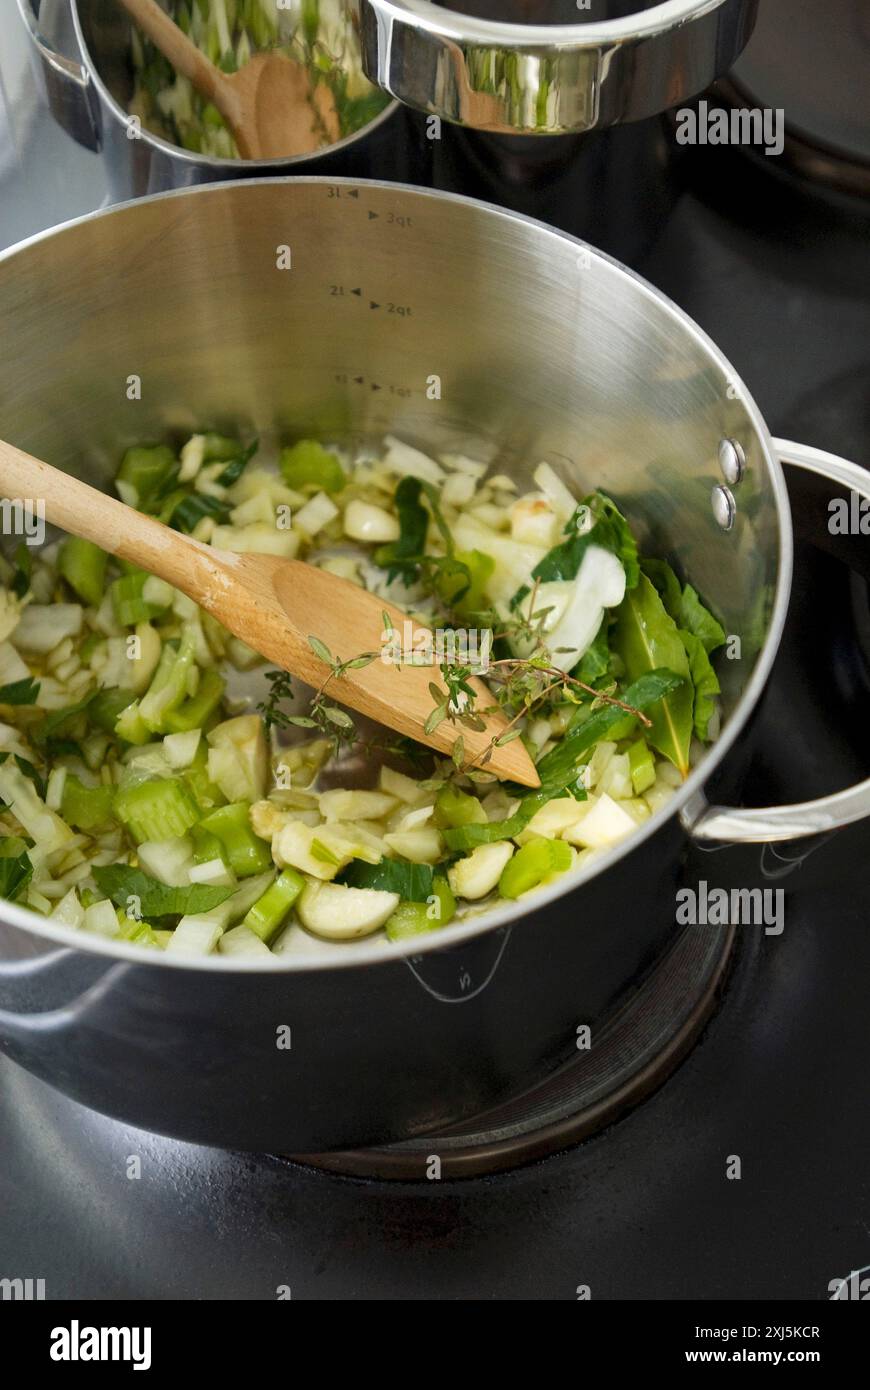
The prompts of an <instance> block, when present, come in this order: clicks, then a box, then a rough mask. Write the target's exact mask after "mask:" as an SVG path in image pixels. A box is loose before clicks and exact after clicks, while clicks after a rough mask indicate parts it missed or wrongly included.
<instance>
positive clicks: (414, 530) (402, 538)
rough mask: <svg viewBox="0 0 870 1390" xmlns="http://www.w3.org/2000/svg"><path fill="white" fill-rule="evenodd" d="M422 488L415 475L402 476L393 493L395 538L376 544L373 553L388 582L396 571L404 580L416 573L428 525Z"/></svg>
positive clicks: (423, 548)
mask: <svg viewBox="0 0 870 1390" xmlns="http://www.w3.org/2000/svg"><path fill="white" fill-rule="evenodd" d="M422 492H423V484H422V482H421V481H420V479H419V478H402V480H401V481H400V482H399V484H398V486H397V487H396V491H395V493H394V494H393V501H394V503H395V505H396V511H397V512H398V514H399V539H398V540H396V541H390V542H388V544H387V545H379V546H378V548H377V550H376V551H375V553H374V561H375V564H376V565H380V566H381V568H382V569H385V570H387V571H388V573H387V580H388V582H390V583H391V582H392V581H393V580H394V579H396V578H398V577H399V576H400V575H401V577H402V578H403V579H404V580H405V582H406V583H410V582H411V580H413V579H416V577H417V573H418V571H419V568H420V562H421V560H422V558H423V552H424V550H425V548H426V532H427V531H428V529H429V513H428V512H427V510H426V508H425V507H424V506H423V503H422V502H421V501H420V495H421V493H422Z"/></svg>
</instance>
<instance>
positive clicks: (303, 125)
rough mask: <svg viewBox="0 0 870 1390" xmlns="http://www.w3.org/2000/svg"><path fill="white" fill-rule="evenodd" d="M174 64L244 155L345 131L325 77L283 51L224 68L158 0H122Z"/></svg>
mask: <svg viewBox="0 0 870 1390" xmlns="http://www.w3.org/2000/svg"><path fill="white" fill-rule="evenodd" d="M119 2H120V4H122V5H123V6H124V9H125V10H127V12H128V13H129V15H130V16H131V18H132V19H133V20H134V21H135V23H136V24H137V25H138V26H139V28H140V29H141V30H142V32H143V33H144V34H147V36H148V38H149V39H150V40H151V42H152V43H153V44H154V45H155V46H156V47H157V48H159V49H160V52H161V53H162V54H163V55H164V57H165V58H168V59H169V61H170V63H171V64H172V66H173V67H174V68H175V69H176V70H177V71H178V72H180V73H183V74H184V76H185V77H187V78H189V79H190V81H191V82H192V83H193V85H194V87H195V88H196V90H197V91H198V92H200V93H201V95H202V96H204V97H206V98H207V100H208V101H211V102H212V103H213V104H214V105H215V106H216V107H217V109H218V111H220V113H221V115H222V116H223V118H224V120H225V121H226V123H227V125H228V126H229V128H230V130H231V131H232V134H233V138H234V140H235V142H236V144H237V146H238V148H239V153H240V154H241V156H242V158H243V159H282V158H289V157H290V156H291V155H296V154H312V153H313V152H314V151H315V150H319V149H321V148H322V147H323V146H324V145H328V144H332V143H334V142H335V141H336V140H338V139H339V138H340V136H341V129H340V126H339V120H338V112H337V111H336V109H335V102H334V101H333V98H332V93H331V91H330V90H329V88H328V87H327V85H326V83H324V82H318V83H317V84H316V85H315V86H314V87H312V85H311V82H310V81H309V77H308V73H307V72H306V70H305V68H303V67H301V66H300V64H299V63H296V62H294V61H293V59H292V58H287V57H285V55H284V54H283V53H255V54H254V55H253V56H252V57H251V59H250V60H249V62H247V63H245V65H244V67H241V68H239V70H238V72H233V73H227V72H221V70H220V68H216V67H215V65H214V63H212V62H210V61H209V60H208V58H206V56H205V54H204V53H201V52H200V51H199V49H198V48H197V46H196V44H194V43H192V42H191V41H190V39H189V38H188V37H187V35H186V34H183V33H182V31H181V30H180V29H179V28H178V25H177V24H174V23H173V21H172V20H171V19H170V18H169V15H168V14H167V13H166V11H165V10H163V9H161V7H160V6H159V5H158V4H157V0H119Z"/></svg>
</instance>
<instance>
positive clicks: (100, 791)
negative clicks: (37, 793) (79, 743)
mask: <svg viewBox="0 0 870 1390" xmlns="http://www.w3.org/2000/svg"><path fill="white" fill-rule="evenodd" d="M114 794H115V793H114V789H113V788H112V787H105V786H100V787H86V786H85V785H84V784H83V783H82V782H80V781H79V779H78V777H76V776H75V775H74V773H72V772H69V773H67V776H66V777H65V779H64V783H63V793H62V795H61V802H60V810H61V815H62V816H63V818H64V820H65V821H66V822H67V824H68V825H72V826H75V828H76V830H96V829H97V828H98V826H102V825H106V824H108V822H109V821H110V820H111V818H112V802H113V800H114Z"/></svg>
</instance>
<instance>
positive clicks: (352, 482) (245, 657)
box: [0, 433, 725, 958]
mask: <svg viewBox="0 0 870 1390" xmlns="http://www.w3.org/2000/svg"><path fill="white" fill-rule="evenodd" d="M266 452H267V451H266V450H263V451H261V452H260V453H259V454H258V448H257V444H256V442H252V443H248V444H243V443H242V442H240V441H239V440H238V439H234V438H228V437H225V436H223V435H219V434H209V433H204V434H196V435H194V436H193V437H192V438H190V439H188V440H187V441H186V442H185V443H184V445H183V447H182V448H181V449H180V450H178V451H176V449H175V448H174V447H172V446H171V445H169V444H156V445H153V444H148V445H143V446H140V447H134V448H130V449H128V450H127V452H126V453H125V455H124V457H123V459H122V461H121V464H120V468H119V470H118V474H117V479H116V487H117V491H118V493H119V495H120V496H121V498H122V499H123V500H124V501H125V502H127V503H128V504H130V505H131V506H135V507H138V508H140V509H142V510H143V511H146V512H148V513H150V514H152V515H154V516H157V517H158V518H160V520H162V521H164V522H165V523H167V524H168V525H170V526H172V527H175V528H176V529H178V530H180V531H183V532H186V533H189V534H190V535H192V536H193V537H195V538H196V539H198V540H201V541H204V542H207V543H210V544H211V545H213V546H216V547H218V548H222V549H229V550H234V551H260V552H266V553H269V554H276V555H283V556H287V557H297V558H301V559H304V560H306V561H308V562H310V563H312V564H316V565H320V566H322V567H323V568H325V569H327V570H330V571H332V572H333V573H335V574H336V575H340V576H342V577H344V578H345V579H348V580H351V581H352V582H354V583H357V584H361V585H364V586H365V587H366V588H368V589H369V590H370V591H372V592H375V593H377V594H378V595H379V596H381V597H382V598H384V599H385V600H386V601H389V602H390V603H395V604H397V605H398V606H399V607H400V608H401V609H402V610H404V611H405V612H407V613H408V614H409V616H412V617H413V618H414V619H415V620H416V621H418V622H420V623H423V624H425V625H426V626H427V627H428V628H430V629H431V630H433V631H434V632H435V633H436V635H437V634H439V633H440V634H444V633H447V634H452V636H453V639H454V640H453V642H452V645H450V646H449V649H448V650H447V654H446V655H445V654H444V652H442V651H441V650H440V649H439V651H438V660H437V662H436V663H435V664H433V666H432V681H431V685H430V690H431V694H432V712H431V716H430V720H429V726H428V727H429V729H430V730H431V729H434V728H435V727H436V725H437V724H439V723H441V722H442V721H443V720H450V721H452V722H453V723H454V724H455V725H456V728H457V733H458V735H459V736H458V737H457V740H456V743H455V746H454V749H453V755H452V757H450V758H447V757H441V756H438V755H436V754H434V753H433V752H432V750H431V749H428V748H425V747H423V746H422V745H419V744H414V743H412V742H411V741H410V740H407V739H403V738H400V737H399V736H397V735H395V734H393V733H390V732H389V731H386V730H382V729H376V728H375V729H366V728H363V727H360V725H359V721H357V720H355V719H354V718H353V717H352V716H351V715H350V714H349V713H348V712H347V710H345V709H342V708H341V707H340V706H339V705H338V704H336V703H335V702H334V700H333V698H332V696H331V690H330V683H331V681H332V680H333V679H334V678H335V677H336V676H338V675H340V674H341V673H342V672H343V671H345V670H348V669H349V668H353V667H357V666H362V665H364V664H366V663H367V662H370V661H374V660H379V659H389V660H399V661H402V660H410V659H412V654H410V653H408V652H405V651H403V650H402V647H401V634H399V633H397V632H396V631H395V629H394V628H393V626H392V625H391V624H390V622H389V619H388V618H387V617H386V615H385V629H384V632H383V634H382V643H383V645H382V649H381V650H380V651H379V652H351V651H348V652H330V651H329V650H328V649H327V648H326V647H325V645H324V643H323V641H322V640H321V639H320V637H319V636H318V633H317V630H316V624H317V615H316V614H312V616H311V622H312V631H311V634H310V636H309V641H310V643H311V646H312V648H313V650H314V651H315V652H316V653H317V655H318V656H320V657H321V658H322V659H323V660H324V661H325V662H326V663H327V666H328V667H329V669H330V672H331V674H330V675H329V677H328V679H327V680H326V681H325V683H324V685H323V686H322V687H321V688H320V690H318V691H315V692H313V693H312V692H310V691H305V690H302V689H298V688H296V686H295V683H294V682H293V681H292V680H291V678H290V677H289V676H288V675H287V673H286V672H283V671H270V670H267V669H266V663H265V662H264V661H263V660H262V659H261V658H260V657H259V656H258V655H257V653H255V652H254V651H252V650H251V649H250V648H249V647H247V646H246V645H245V643H243V642H241V641H240V640H239V639H238V638H236V637H233V636H231V635H230V633H228V632H227V631H226V629H225V628H223V627H222V626H221V625H220V624H219V623H218V622H217V621H216V620H215V619H214V618H212V617H211V616H210V615H208V614H207V613H204V612H203V611H202V610H200V609H199V608H198V607H197V606H196V604H194V603H193V602H192V601H191V600H190V599H188V598H187V597H185V595H183V594H182V593H180V592H179V591H178V590H176V589H174V588H173V587H172V586H171V585H169V584H167V583H165V582H164V581H163V580H161V579H157V578H154V577H153V576H151V575H148V574H146V573H145V572H144V571H143V570H140V569H137V568H135V567H134V566H132V565H129V564H126V563H119V562H117V561H116V560H113V559H111V558H109V557H108V556H106V555H105V554H104V553H103V552H102V551H101V550H99V549H98V548H97V547H96V546H94V545H92V544H90V543H89V542H86V541H82V540H78V539H75V538H68V539H63V540H61V541H57V542H52V543H50V544H48V545H46V546H43V547H42V548H41V549H39V550H37V549H35V548H30V547H28V546H27V545H26V544H24V543H22V544H21V545H20V546H19V547H18V550H17V552H16V554H15V555H14V557H13V558H12V559H11V560H3V561H0V580H2V586H3V587H2V589H0V803H2V807H0V895H2V896H3V897H5V898H7V899H9V900H11V901H14V902H16V903H19V904H21V905H24V906H27V907H29V908H31V909H33V910H34V911H35V912H37V913H41V914H43V915H44V916H45V917H47V918H49V919H50V920H51V921H53V922H54V923H58V924H63V925H65V926H68V927H71V928H75V929H77V930H78V931H81V932H83V933H96V934H98V935H100V936H103V937H106V938H108V939H111V940H113V941H126V942H135V943H136V944H138V945H140V946H141V947H143V948H145V949H149V950H152V951H166V952H168V953H173V954H175V953H179V954H183V955H186V956H200V955H206V954H210V953H213V952H217V953H220V954H221V955H227V956H233V957H239V958H240V957H243V956H244V957H253V956H262V957H264V958H265V957H267V956H269V954H270V952H273V951H278V952H281V951H293V950H295V949H297V948H298V947H299V946H300V944H304V940H305V938H306V936H315V937H319V938H322V939H324V940H327V941H332V942H346V941H349V940H352V939H357V938H360V937H365V936H368V935H370V934H372V933H375V932H379V931H383V932H385V933H386V936H387V937H388V938H389V939H390V940H392V941H402V940H405V939H406V938H409V937H417V936H420V935H423V934H428V933H430V932H433V931H438V930H440V929H441V928H443V927H444V926H445V925H446V924H447V923H448V922H451V921H454V920H456V919H458V918H462V917H467V916H469V915H471V914H475V913H479V912H481V911H486V910H489V909H490V908H491V907H492V906H493V905H494V904H495V903H497V902H498V901H500V900H501V901H505V900H507V901H509V902H516V901H518V900H521V899H523V898H524V897H525V896H526V895H527V894H534V893H535V892H536V891H537V890H539V889H540V888H541V887H543V886H545V885H548V884H551V883H553V882H554V881H556V880H557V879H560V878H561V877H563V876H565V875H571V874H574V873H576V871H577V869H578V868H579V867H580V866H581V865H583V864H585V863H586V862H587V861H588V860H589V859H590V858H592V857H594V856H596V855H600V854H601V853H602V852H603V851H606V850H608V849H609V848H611V847H612V846H614V845H616V844H618V843H620V842H621V841H622V840H624V839H625V838H626V837H627V836H630V835H631V834H632V833H633V832H634V831H635V830H636V829H637V827H638V826H639V825H641V824H642V823H643V822H644V821H645V820H646V819H647V818H648V817H650V816H651V815H652V814H654V813H655V812H656V811H657V810H659V808H660V807H662V806H663V805H664V804H665V803H666V802H667V800H668V798H669V797H670V796H671V795H672V794H673V792H674V790H675V788H677V787H678V786H680V784H681V783H682V781H683V779H684V777H685V776H686V774H687V772H688V770H689V768H690V766H691V764H692V763H693V761H694V760H695V759H696V758H697V757H698V756H699V754H700V752H701V751H702V748H703V745H704V744H705V743H707V742H709V741H711V740H712V739H714V738H715V737H716V734H717V731H718V721H719V712H718V700H717V697H718V694H719V683H718V680H717V677H716V673H715V671H714V668H713V665H712V663H711V659H710V658H711V655H712V654H713V653H714V652H715V651H716V649H717V648H718V647H720V646H721V645H722V644H723V642H724V641H725V633H724V632H723V629H722V628H721V626H720V625H719V623H718V622H717V620H716V619H715V617H714V616H713V615H712V614H711V613H710V612H709V611H708V609H707V608H706V607H705V606H704V604H703V603H702V601H701V599H700V597H699V595H698V594H697V593H696V591H695V590H694V589H693V588H692V586H691V584H688V583H685V582H684V581H683V580H682V579H681V578H679V577H678V576H677V574H676V573H675V572H674V571H673V569H671V567H670V566H669V565H668V564H666V563H665V562H664V561H663V560H661V559H652V558H650V559H647V558H644V557H642V556H641V555H640V554H639V552H638V546H637V544H636V541H635V538H634V536H633V534H632V531H631V528H630V526H629V523H628V521H627V520H626V518H625V517H624V516H623V514H622V513H621V512H620V510H619V508H618V506H617V505H616V503H615V502H614V501H613V500H612V499H611V498H609V497H607V496H605V495H604V494H603V493H601V492H592V493H590V494H589V495H587V496H585V497H582V498H578V497H575V496H574V495H573V493H572V492H571V491H570V490H569V489H568V487H567V486H566V485H565V483H564V482H563V481H562V479H561V478H560V477H558V476H557V474H556V473H555V472H554V470H553V469H552V468H551V467H550V466H549V465H548V464H546V463H544V464H541V465H540V466H539V467H538V468H537V470H536V471H535V474H534V482H535V486H536V490H535V491H533V492H527V493H520V492H519V491H518V489H517V485H516V483H515V482H514V481H513V480H512V479H511V478H509V477H507V476H505V475H499V474H493V473H492V472H490V471H489V470H488V468H487V465H485V464H483V463H478V462H476V461H475V460H472V459H469V458H465V457H461V456H456V455H453V456H441V457H439V458H437V459H436V458H433V457H429V456H428V455H426V454H424V453H422V452H421V451H420V450H418V449H416V448H413V447H411V446H410V445H409V444H407V443H404V442H402V441H400V440H397V439H394V438H390V437H388V438H387V439H386V440H384V441H383V443H382V444H381V445H380V446H378V447H377V448H374V449H370V450H368V451H366V453H365V455H364V456H354V457H351V456H349V455H348V453H347V452H346V451H343V450H341V449H339V448H337V447H331V446H329V445H328V444H326V443H323V442H319V441H315V440H308V439H303V440H299V441H297V442H296V443H294V444H292V445H290V446H288V447H285V448H283V449H280V450H275V451H274V452H273V454H272V455H271V456H270V457H269V458H266V459H265V461H264V455H265V454H266ZM472 677H480V678H482V679H483V680H484V681H485V683H486V685H487V688H488V690H489V691H490V692H491V697H492V701H493V703H497V704H498V705H500V706H501V708H502V709H503V711H504V713H505V714H506V716H507V721H508V724H507V730H506V732H505V733H503V734H502V736H501V739H500V742H505V741H507V740H508V739H511V738H521V739H522V740H523V742H524V744H525V747H526V749H527V750H528V752H529V754H530V755H531V757H532V758H533V760H534V761H535V763H536V766H537V770H538V773H539V776H540V780H541V785H540V787H539V788H535V789H532V790H530V789H528V788H523V787H520V786H513V785H510V784H506V783H500V782H498V781H497V780H496V778H495V777H494V775H493V774H492V773H491V772H490V771H488V770H487V766H486V763H487V756H488V755H487V754H484V756H483V758H482V759H481V760H480V762H479V763H478V764H477V765H472V764H470V763H469V762H468V761H467V760H466V756H465V751H464V745H463V737H462V729H463V728H478V729H479V728H481V727H482V726H483V720H482V718H481V714H482V711H481V709H480V708H479V707H478V704H477V701H478V698H479V697H478V696H477V695H476V694H475V686H474V685H472V683H471V679H472ZM487 698H488V697H487ZM360 768H363V769H366V770H367V771H368V773H369V776H368V783H367V784H365V779H364V778H363V779H361V778H360V776H359V769H360ZM372 769H375V771H374V772H373V771H372Z"/></svg>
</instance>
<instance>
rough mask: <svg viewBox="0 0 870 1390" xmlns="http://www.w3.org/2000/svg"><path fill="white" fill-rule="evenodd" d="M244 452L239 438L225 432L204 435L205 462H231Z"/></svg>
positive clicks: (203, 452)
mask: <svg viewBox="0 0 870 1390" xmlns="http://www.w3.org/2000/svg"><path fill="white" fill-rule="evenodd" d="M243 453H244V449H243V448H242V445H241V444H240V443H239V441H238V440H237V439H230V437H229V436H228V435H225V434H205V435H203V449H202V458H203V462H204V463H229V462H230V461H231V460H232V459H237V458H238V457H239V456H240V454H243Z"/></svg>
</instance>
